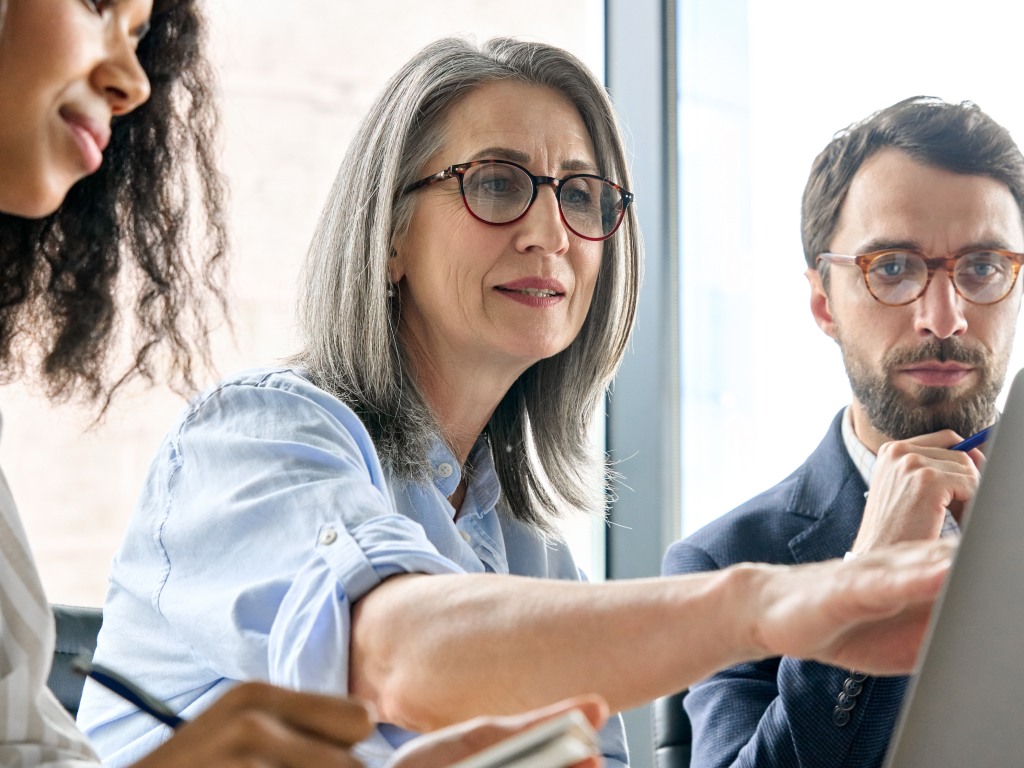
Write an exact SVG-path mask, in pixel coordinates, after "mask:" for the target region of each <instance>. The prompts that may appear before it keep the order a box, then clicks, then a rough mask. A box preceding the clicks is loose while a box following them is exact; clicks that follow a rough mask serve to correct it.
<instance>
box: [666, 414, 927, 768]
mask: <svg viewBox="0 0 1024 768" xmlns="http://www.w3.org/2000/svg"><path fill="white" fill-rule="evenodd" d="M841 425H842V412H840V413H839V414H838V415H837V416H836V417H835V419H833V421H832V426H831V427H829V430H828V434H826V435H825V439H824V440H822V441H821V444H820V445H819V446H818V447H817V448H816V449H815V450H814V453H812V454H811V455H810V456H809V457H808V459H807V461H805V462H804V463H803V465H802V466H801V467H800V468H799V469H797V470H796V471H795V472H794V473H793V474H791V475H790V476H789V477H787V478H786V479H785V480H783V481H782V482H781V483H779V484H778V485H776V486H775V487H774V488H772V489H770V490H768V491H766V492H764V493H762V494H761V495H759V496H756V497H754V498H753V499H751V500H750V501H748V502H746V503H745V504H743V505H741V506H740V507H737V508H736V509H734V510H733V511H732V512H730V513H728V514H727V515H724V516H723V517H721V518H719V519H717V520H715V521H714V522H712V523H711V524H709V525H707V526H706V527H704V528H702V529H701V530H700V531H698V532H697V533H695V534H693V535H692V536H690V537H689V538H687V539H686V540H684V541H678V542H676V543H675V544H673V545H672V546H671V547H670V548H669V550H668V552H667V553H666V555H665V560H664V563H663V565H662V572H663V573H664V574H666V575H669V574H679V573H695V572H700V571H712V570H716V569H719V568H725V567H726V566H729V565H732V564H734V563H740V562H767V563H785V564H793V563H807V562H812V561H818V560H827V559H829V558H833V557H842V556H843V554H844V553H845V552H847V551H848V550H849V548H850V546H851V545H852V544H853V540H854V538H855V537H856V535H857V530H858V528H859V527H860V521H861V517H862V515H863V514H864V493H865V491H866V487H865V485H864V481H863V480H862V479H861V476H860V473H859V472H858V471H857V468H856V467H855V466H854V464H853V461H852V460H851V459H850V455H849V453H848V452H847V450H846V447H845V445H844V444H843V436H842V431H841V429H842V426H841ZM861 678H862V676H853V677H851V673H850V670H846V669H838V668H836V667H830V666H827V665H824V664H819V663H817V662H808V661H799V660H797V659H791V658H788V657H787V658H782V659H778V658H775V659H766V660H764V661H759V662H755V663H750V664H740V665H738V666H735V667H732V668H730V669H727V670H725V671H724V672H720V673H718V674H716V675H714V676H712V677H710V678H708V679H707V680H705V681H703V682H701V683H698V684H697V685H695V686H693V688H692V689H691V690H690V692H689V693H688V694H687V696H686V699H685V702H684V706H685V708H686V711H687V713H688V715H689V717H690V721H691V723H692V725H693V757H692V760H691V765H692V766H694V768H709V767H710V766H736V767H739V766H750V767H751V768H753V767H754V766H756V767H757V768H766V767H768V766H779V767H780V768H781V767H782V766H786V767H787V768H788V767H793V768H795V767H796V766H802V767H804V768H828V767H829V766H836V767H837V768H838V767H839V766H850V767H851V768H852V767H853V766H856V767H857V768H871V767H872V766H880V765H881V764H882V762H883V761H884V759H885V752H886V748H887V746H888V744H889V739H890V738H891V737H892V731H893V727H894V725H895V721H896V717H897V715H898V713H899V708H900V703H901V702H902V700H903V694H904V692H905V690H906V684H907V678H905V677H897V678H871V677H869V678H867V679H866V680H861ZM844 687H845V690H844Z"/></svg>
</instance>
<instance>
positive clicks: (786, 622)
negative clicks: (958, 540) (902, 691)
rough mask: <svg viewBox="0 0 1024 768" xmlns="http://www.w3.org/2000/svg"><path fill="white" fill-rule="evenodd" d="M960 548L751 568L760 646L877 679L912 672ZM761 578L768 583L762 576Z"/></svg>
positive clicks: (943, 545)
mask: <svg viewBox="0 0 1024 768" xmlns="http://www.w3.org/2000/svg"><path fill="white" fill-rule="evenodd" d="M954 549H955V545H954V544H952V543H950V542H948V541H939V542H917V543H913V544H902V545H897V546H894V547H890V548H888V549H880V550H877V551H875V552H871V553H869V554H865V555H863V556H861V557H858V558H856V559H854V560H850V561H847V562H843V561H841V560H831V561H827V562H824V563H816V564H813V565H806V566H799V567H796V568H782V567H778V566H760V565H759V566H748V567H750V568H751V569H752V570H754V574H753V577H752V581H753V584H752V585H751V587H752V588H755V589H760V591H761V598H762V599H761V600H760V601H758V602H757V603H754V604H753V605H754V610H759V612H760V613H759V618H757V621H756V634H757V638H756V640H755V641H756V642H760V644H761V646H762V648H763V650H764V654H763V655H764V657H766V658H767V657H771V656H794V657H799V658H809V659H816V660H818V661H822V662H825V663H827V664H833V665H836V666H841V667H848V668H851V669H857V670H859V671H862V672H866V673H872V674H882V675H891V674H901V673H905V672H909V671H911V670H912V669H913V667H914V662H915V660H916V658H917V650H918V647H919V646H920V644H921V639H922V637H923V636H924V631H925V628H926V626H927V623H928V615H929V613H930V611H931V607H932V604H933V603H934V601H935V598H936V596H937V595H938V592H939V589H940V588H941V587H942V582H943V580H944V579H945V576H946V573H947V572H948V571H949V565H950V562H951V558H952V555H953V551H954ZM759 573H760V574H763V576H764V577H765V578H761V579H759V578H758V575H759Z"/></svg>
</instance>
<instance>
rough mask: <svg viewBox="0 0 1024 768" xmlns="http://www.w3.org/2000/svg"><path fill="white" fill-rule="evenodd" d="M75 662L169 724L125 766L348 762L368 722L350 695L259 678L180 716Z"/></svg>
mask: <svg viewBox="0 0 1024 768" xmlns="http://www.w3.org/2000/svg"><path fill="white" fill-rule="evenodd" d="M75 667H76V668H77V669H78V670H79V671H81V672H82V674H85V675H87V676H88V677H90V678H92V679H93V680H95V681H96V682H98V683H99V684H100V685H103V686H104V687H106V688H108V689H109V690H111V691H113V692H114V693H116V694H117V695H119V696H121V697H122V698H124V699H126V700H128V701H130V702H132V704H134V705H135V706H137V707H139V709H140V710H142V711H144V712H146V713H148V714H150V715H152V716H153V717H155V718H156V719H158V720H159V721H160V722H162V723H165V724H167V725H169V726H170V727H172V728H174V736H173V738H171V739H170V740H169V741H167V742H166V743H165V744H163V745H162V746H160V747H159V748H157V749H156V750H155V751H153V752H152V753H150V754H149V755H147V756H146V757H145V758H143V759H142V760H140V761H139V762H137V763H135V764H134V766H132V768H195V766H206V765H210V766H217V768H248V767H249V766H252V765H266V766H292V767H294V768H307V767H308V768H334V767H337V768H356V767H357V766H360V765H361V763H360V762H359V760H358V759H357V758H356V757H355V756H354V755H353V754H352V746H353V745H354V744H355V743H356V742H359V741H362V740H363V739H365V738H366V737H367V736H369V735H370V733H371V731H372V730H373V720H372V718H371V716H370V713H369V711H368V710H367V708H366V706H365V705H364V704H362V703H361V702H359V701H356V700H354V699H346V698H341V697H337V696H326V695H322V694H315V693H302V692H299V691H290V690H287V689H284V688H278V687H276V686H273V685H269V684H267V683H259V682H248V683H239V684H238V685H236V686H235V687H234V688H232V689H231V690H229V691H227V693H225V694H224V695H223V696H221V697H220V698H219V699H217V700H216V701H215V702H213V704H211V705H210V707H209V708H208V709H206V710H205V711H203V712H202V713H201V714H199V715H198V716H197V717H196V718H195V719H189V720H185V719H184V718H182V717H180V716H179V715H178V714H177V713H175V712H174V711H173V710H171V709H170V708H168V707H167V706H166V705H165V704H164V703H163V702H161V701H160V700H159V699H157V698H156V697H154V696H152V695H151V694H148V693H147V692H145V691H144V690H142V689H141V688H140V687H139V686H137V685H135V684H134V683H132V682H130V681H128V680H126V679H125V678H124V677H122V676H121V675H119V674H117V673H116V672H113V671H112V670H110V669H107V668H105V667H103V666H102V665H100V664H96V663H94V662H92V661H90V660H89V658H88V657H81V659H80V660H76V662H75Z"/></svg>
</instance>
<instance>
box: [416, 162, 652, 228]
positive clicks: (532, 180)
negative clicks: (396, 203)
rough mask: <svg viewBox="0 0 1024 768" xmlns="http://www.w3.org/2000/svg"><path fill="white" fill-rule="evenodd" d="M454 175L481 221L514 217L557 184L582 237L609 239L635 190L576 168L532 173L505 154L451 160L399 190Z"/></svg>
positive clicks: (567, 216) (570, 222)
mask: <svg viewBox="0 0 1024 768" xmlns="http://www.w3.org/2000/svg"><path fill="white" fill-rule="evenodd" d="M456 176H457V177H458V179H459V192H461V193H462V201H463V202H464V203H465V204H466V210H468V211H469V212H470V214H471V215H472V216H473V218H475V219H478V220H480V221H482V222H484V223H485V224H498V225H500V224H511V223H512V222H513V221H518V220H519V219H521V218H522V217H523V216H525V215H526V212H527V211H528V210H530V206H531V205H533V201H534V200H536V199H537V188H538V187H539V186H540V185H541V184H550V185H551V186H552V187H554V189H555V196H556V197H557V198H558V210H559V212H560V214H561V216H562V221H563V222H564V223H565V226H566V227H568V228H569V231H571V232H572V233H573V234H575V235H577V236H579V237H582V238H583V239H584V240H607V239H608V238H609V237H611V236H612V235H613V234H615V230H617V229H618V228H619V225H620V224H621V223H622V218H623V216H625V215H626V208H627V207H628V206H629V204H630V203H632V202H633V193H632V192H629V191H627V190H625V189H623V188H622V187H620V186H619V185H618V184H616V183H615V182H614V181H612V180H611V179H606V178H603V177H601V176H596V175H594V174H591V173H574V174H572V175H570V176H564V177H563V178H561V179H556V178H555V177H553V176H535V175H533V174H532V173H530V172H529V171H528V170H526V169H525V168H523V166H521V165H518V164H517V163H513V162H510V161H508V160H473V161H472V162H469V163H459V164H458V165H452V166H449V167H448V168H445V169H444V170H443V171H440V172H438V173H435V174H433V175H431V176H427V177H426V178H424V179H420V180H419V181H415V182H413V183H412V184H410V185H409V186H407V187H406V188H405V189H404V190H403V194H404V193H408V192H413V191H415V190H417V189H422V188H423V187H426V186H428V185H430V184H436V183H437V182H439V181H445V180H446V179H450V178H453V177H456Z"/></svg>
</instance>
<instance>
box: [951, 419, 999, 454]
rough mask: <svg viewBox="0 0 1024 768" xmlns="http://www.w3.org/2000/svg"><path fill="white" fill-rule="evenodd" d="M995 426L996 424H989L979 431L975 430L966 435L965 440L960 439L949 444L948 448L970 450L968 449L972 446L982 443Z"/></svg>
mask: <svg viewBox="0 0 1024 768" xmlns="http://www.w3.org/2000/svg"><path fill="white" fill-rule="evenodd" d="M995 426H996V425H995V424H990V425H989V426H987V427H985V428H984V429H983V430H981V431H980V432H975V433H974V434H973V435H971V436H970V437H968V438H967V439H966V440H961V441H960V442H959V443H957V444H956V445H954V446H951V447H950V449H949V450H951V451H970V450H972V449H974V448H977V447H978V446H979V445H981V444H983V443H984V442H985V441H986V440H988V438H989V435H990V434H991V432H992V430H993V429H995Z"/></svg>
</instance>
